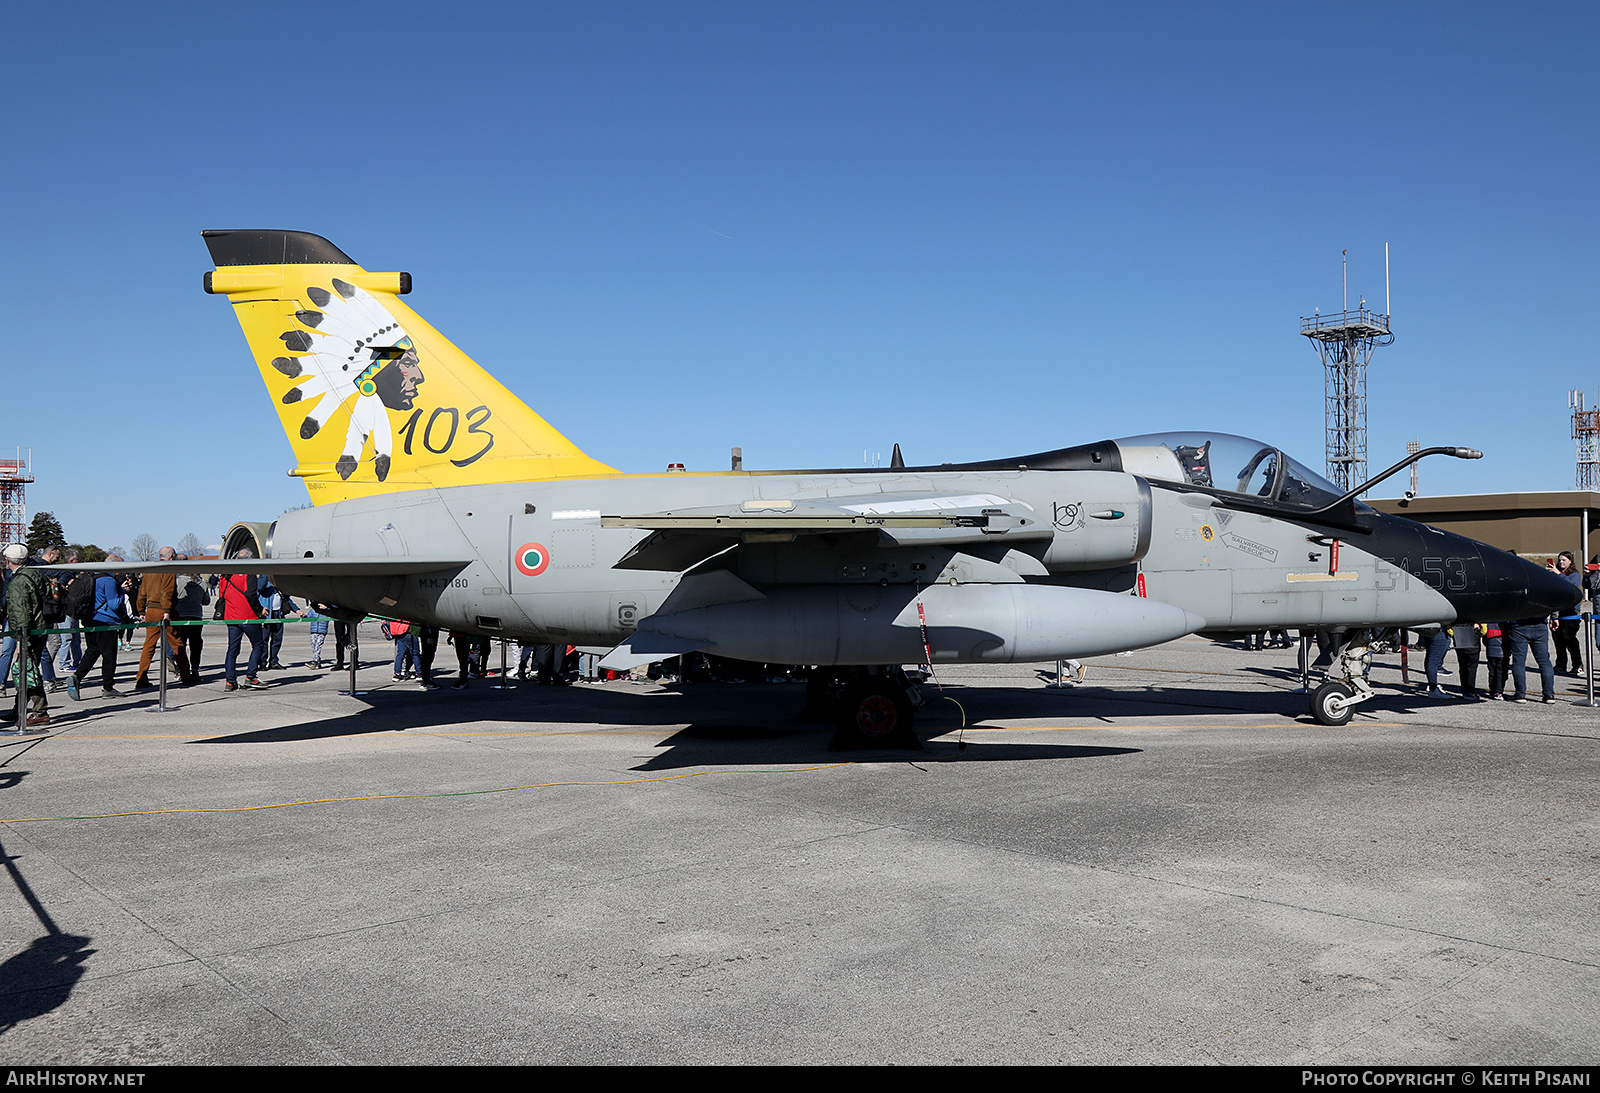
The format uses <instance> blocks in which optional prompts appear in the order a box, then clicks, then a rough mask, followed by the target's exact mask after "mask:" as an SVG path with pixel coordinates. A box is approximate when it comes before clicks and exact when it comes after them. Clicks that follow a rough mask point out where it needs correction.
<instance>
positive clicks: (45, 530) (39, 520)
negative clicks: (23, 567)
mask: <svg viewBox="0 0 1600 1093" xmlns="http://www.w3.org/2000/svg"><path fill="white" fill-rule="evenodd" d="M66 545H67V537H66V536H65V535H63V534H62V533H61V521H60V520H57V519H56V518H55V514H54V513H50V512H36V513H34V514H33V522H32V523H30V524H29V525H28V553H29V554H37V553H39V552H40V551H41V550H43V549H44V548H45V547H49V546H53V547H64V546H66Z"/></svg>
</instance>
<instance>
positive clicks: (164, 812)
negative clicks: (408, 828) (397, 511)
mask: <svg viewBox="0 0 1600 1093" xmlns="http://www.w3.org/2000/svg"><path fill="white" fill-rule="evenodd" d="M854 765H855V764H854V763H824V764H823V765H821V766H816V767H792V768H790V769H788V770H748V771H747V770H696V771H690V772H689V773H688V774H663V775H661V776H660V777H659V778H630V779H626V780H623V781H619V782H535V783H533V784H531V785H526V786H500V787H498V788H496V789H463V790H455V791H453V792H450V793H381V794H378V795H376V796H372V797H323V798H319V799H317V800H312V801H280V802H279V803H277V804H272V805H236V806H233V807H231V808H154V809H148V810H145V811H142V812H102V813H96V814H93V815H88V816H27V817H23V818H20V819H15V820H0V824H31V823H39V822H42V821H44V820H112V819H117V818H119V817H123V816H168V815H174V814H192V813H198V812H261V811H263V810H265V809H269V808H293V807H295V806H296V805H332V804H343V803H346V802H350V801H403V800H410V799H416V798H421V797H473V796H478V795H480V794H484V793H510V792H512V791H514V790H519V789H554V788H556V787H559V786H636V785H640V784H642V783H644V782H671V781H676V780H677V779H680V778H698V777H700V776H701V775H703V774H805V773H807V772H808V771H814V770H832V769H834V768H836V767H850V766H854Z"/></svg>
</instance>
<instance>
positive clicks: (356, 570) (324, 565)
mask: <svg viewBox="0 0 1600 1093" xmlns="http://www.w3.org/2000/svg"><path fill="white" fill-rule="evenodd" d="M472 561H473V560H472V559H470V558H416V557H407V556H405V555H400V556H392V555H387V554H386V555H382V556H379V557H375V558H199V559H192V560H190V561H186V562H74V563H72V564H71V565H65V564H63V565H49V564H45V565H42V566H40V567H39V568H40V569H52V570H53V569H60V570H65V571H66V572H68V573H72V572H79V571H83V572H89V573H197V574H200V573H269V574H283V575H284V576H295V577H403V576H407V575H408V574H412V573H439V572H442V571H445V570H461V569H465V568H466V567H467V566H469V565H471V564H472Z"/></svg>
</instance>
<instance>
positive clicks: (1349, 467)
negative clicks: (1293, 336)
mask: <svg viewBox="0 0 1600 1093" xmlns="http://www.w3.org/2000/svg"><path fill="white" fill-rule="evenodd" d="M1344 253H1345V255H1346V258H1345V260H1344V271H1345V277H1344V285H1345V289H1344V310H1343V311H1341V312H1340V313H1339V314H1337V315H1324V314H1322V310H1321V308H1318V309H1317V310H1316V311H1315V312H1314V313H1313V315H1312V316H1311V318H1309V319H1307V318H1304V317H1302V318H1301V319H1300V333H1301V334H1302V335H1304V336H1305V337H1307V338H1309V339H1310V340H1311V344H1312V346H1313V347H1315V349H1316V351H1317V355H1318V356H1319V357H1321V358H1322V375H1323V405H1324V409H1325V412H1326V416H1327V424H1326V429H1325V432H1326V435H1327V473H1328V478H1329V480H1330V481H1332V482H1333V483H1334V485H1336V486H1338V487H1339V488H1340V489H1341V490H1348V489H1353V488H1354V487H1356V486H1358V485H1360V484H1361V483H1362V482H1365V481H1366V479H1367V364H1368V362H1369V361H1371V360H1372V351H1373V349H1375V348H1377V347H1378V346H1380V345H1388V344H1389V343H1391V342H1393V341H1394V335H1393V334H1391V333H1390V332H1389V316H1388V315H1381V314H1379V313H1378V312H1377V311H1376V310H1374V309H1372V308H1369V307H1367V301H1366V299H1365V298H1364V297H1363V298H1361V302H1360V304H1359V305H1358V306H1357V308H1356V310H1354V311H1351V310H1350V264H1349V258H1348V255H1349V253H1350V252H1349V251H1345V252H1344ZM1384 268H1385V280H1387V269H1388V247H1387V246H1385V248H1384Z"/></svg>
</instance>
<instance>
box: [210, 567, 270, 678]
mask: <svg viewBox="0 0 1600 1093" xmlns="http://www.w3.org/2000/svg"><path fill="white" fill-rule="evenodd" d="M236 557H240V558H254V557H255V554H254V553H253V552H252V551H251V550H249V548H246V549H244V550H241V551H239V553H238V554H237V555H236ZM217 595H218V597H220V599H221V607H222V617H223V618H225V619H227V620H228V659H227V660H225V661H223V663H222V676H223V684H222V689H223V690H224V691H237V690H238V689H239V683H238V678H237V670H236V668H235V662H236V661H237V660H238V659H239V641H240V639H241V638H249V639H250V663H249V665H248V666H247V667H246V668H245V670H244V686H246V687H249V688H251V689H252V690H262V689H264V688H265V687H266V684H265V683H262V682H261V681H260V680H259V679H257V678H256V671H257V670H258V669H259V668H260V666H261V650H262V640H261V639H262V633H261V624H260V623H255V622H248V621H245V620H248V619H259V618H260V617H261V596H260V594H259V593H258V592H257V591H256V577H255V574H253V573H228V574H225V575H224V576H223V578H222V582H221V583H220V584H218V585H217Z"/></svg>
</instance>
